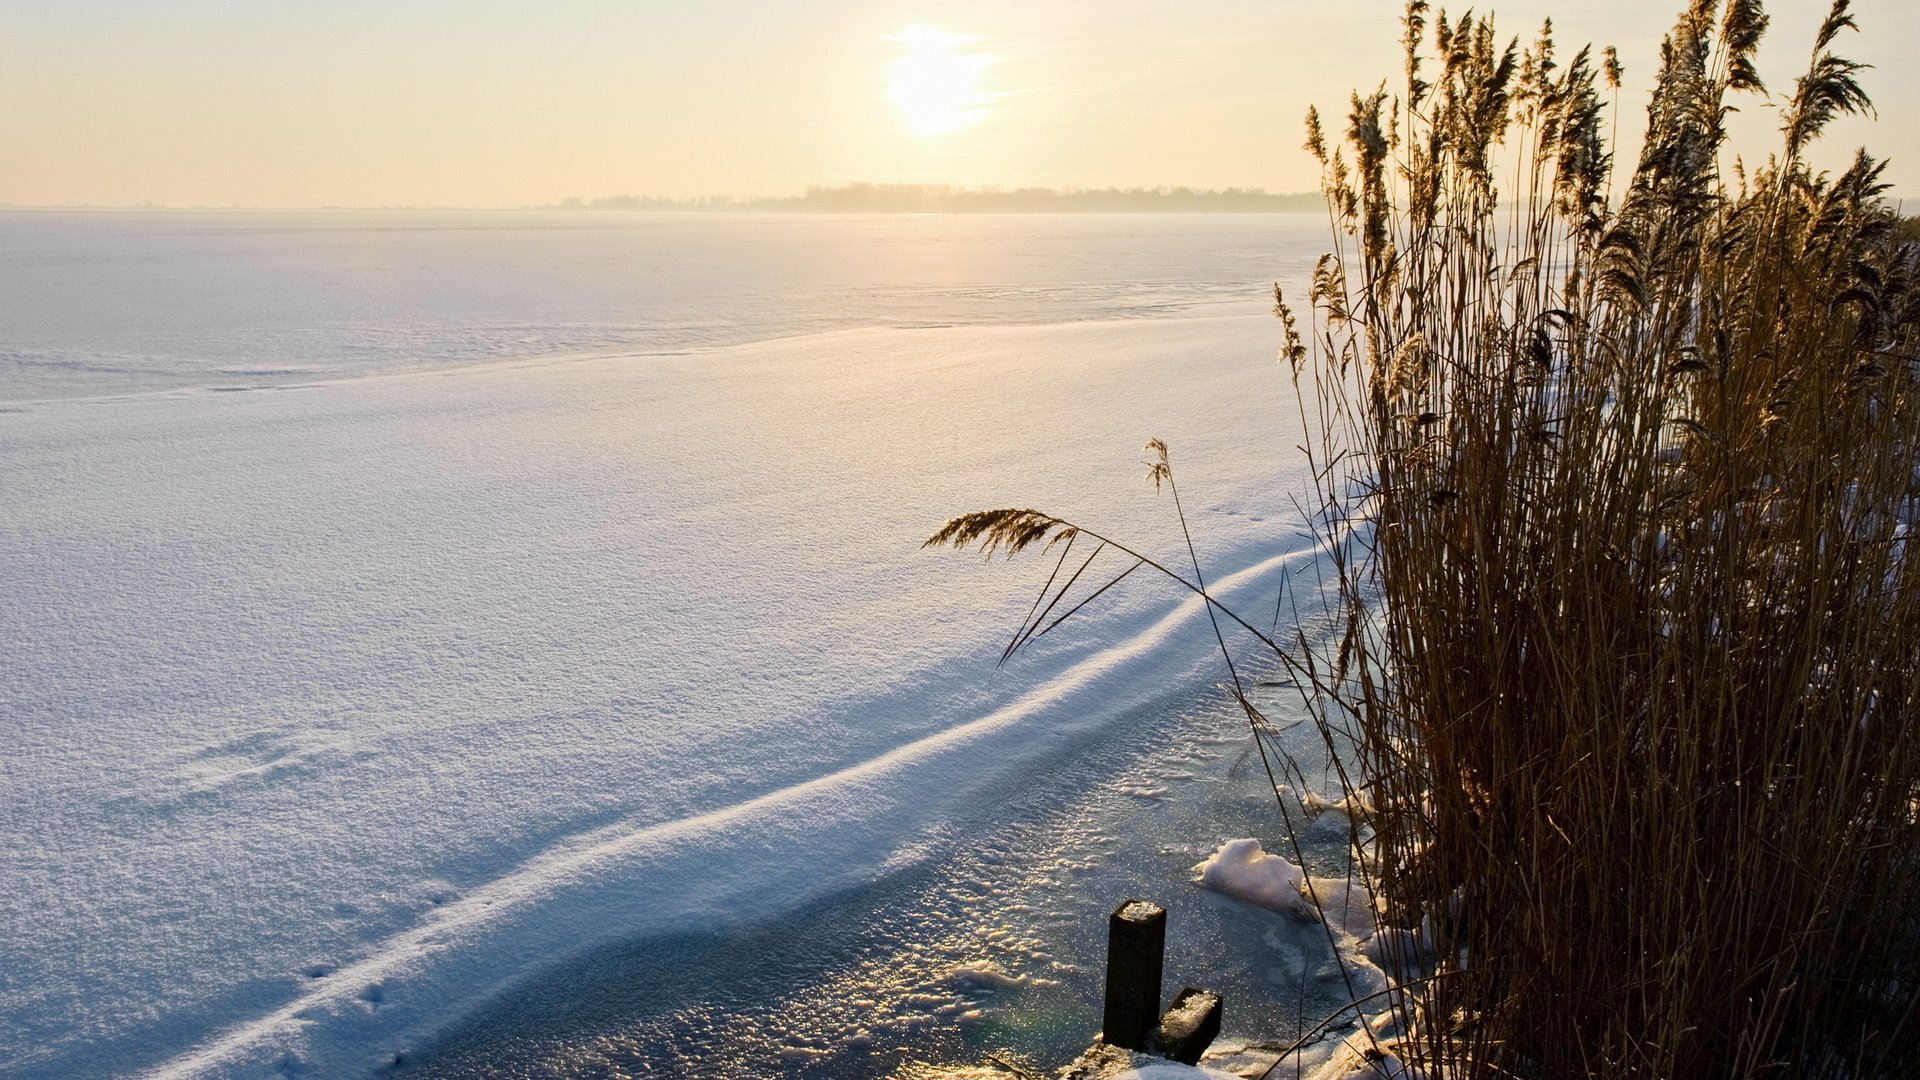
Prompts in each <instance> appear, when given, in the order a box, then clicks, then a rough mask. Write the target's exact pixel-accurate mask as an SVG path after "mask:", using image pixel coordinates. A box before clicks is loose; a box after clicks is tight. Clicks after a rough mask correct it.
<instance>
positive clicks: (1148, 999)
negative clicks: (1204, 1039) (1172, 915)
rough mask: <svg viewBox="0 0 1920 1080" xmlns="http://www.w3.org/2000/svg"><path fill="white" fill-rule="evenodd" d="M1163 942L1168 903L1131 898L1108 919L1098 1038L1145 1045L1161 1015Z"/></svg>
mask: <svg viewBox="0 0 1920 1080" xmlns="http://www.w3.org/2000/svg"><path fill="white" fill-rule="evenodd" d="M1166 948H1167V909H1166V908H1163V907H1161V906H1160V905H1159V904H1155V903H1151V902H1149V901H1146V900H1129V901H1127V902H1126V903H1124V904H1121V905H1120V906H1119V907H1117V908H1115V909H1114V911H1113V915H1112V916H1111V917H1109V918H1108V919H1107V999H1106V1007H1105V1009H1104V1011H1103V1013H1102V1015H1101V1019H1100V1041H1102V1042H1104V1043H1107V1044H1108V1045H1110V1046H1124V1047H1126V1048H1127V1049H1129V1050H1144V1049H1146V1047H1147V1040H1148V1037H1149V1036H1151V1035H1152V1034H1153V1032H1154V1028H1155V1027H1156V1026H1157V1024H1158V1022H1159V1019H1160V967H1161V962H1162V961H1163V960H1164V958H1165V954H1166Z"/></svg>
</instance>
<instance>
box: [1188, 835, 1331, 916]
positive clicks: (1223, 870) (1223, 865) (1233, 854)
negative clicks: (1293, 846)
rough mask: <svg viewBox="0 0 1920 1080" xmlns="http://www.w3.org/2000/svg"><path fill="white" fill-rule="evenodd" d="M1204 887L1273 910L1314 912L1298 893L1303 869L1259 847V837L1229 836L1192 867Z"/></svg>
mask: <svg viewBox="0 0 1920 1080" xmlns="http://www.w3.org/2000/svg"><path fill="white" fill-rule="evenodd" d="M1193 872H1194V873H1195V874H1197V875H1199V876H1198V877H1196V878H1195V879H1194V880H1195V881H1196V882H1198V883H1199V885H1200V887H1201V888H1203V889H1212V890H1213V891H1214V892H1217V893H1220V894H1222V895H1224V896H1231V897H1233V898H1234V899H1235V900H1240V901H1244V902H1246V903H1249V904H1253V905H1255V906H1257V907H1263V908H1267V909H1269V910H1272V911H1284V912H1291V913H1293V914H1296V915H1307V916H1313V915H1316V912H1315V911H1314V910H1313V906H1312V905H1311V904H1308V903H1307V898H1306V897H1305V896H1304V895H1303V894H1302V893H1301V891H1300V890H1301V887H1302V886H1303V885H1305V884H1306V881H1307V875H1306V872H1305V871H1303V870H1301V869H1300V868H1299V867H1298V866H1295V865H1294V864H1293V863H1291V862H1289V861H1287V860H1286V859H1283V858H1281V857H1280V856H1278V855H1269V854H1267V853H1266V852H1265V851H1262V850H1261V849H1260V841H1258V840H1253V839H1245V838H1243V839H1240V840H1229V841H1227V842H1226V843H1224V844H1221V845H1220V847H1219V849H1218V850H1216V851H1215V852H1214V853H1213V854H1211V855H1209V856H1207V858H1206V860H1205V861H1204V862H1201V863H1200V864H1199V865H1197V866H1195V867H1194V868H1193Z"/></svg>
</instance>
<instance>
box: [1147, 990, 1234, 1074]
mask: <svg viewBox="0 0 1920 1080" xmlns="http://www.w3.org/2000/svg"><path fill="white" fill-rule="evenodd" d="M1219 1037H1220V995H1219V994H1216V993H1214V992H1213V991H1211V990H1195V989H1194V988H1193V987H1191V986H1189V987H1187V988H1186V989H1185V990H1182V991H1180V996H1179V997H1177V998H1174V999H1173V1004H1172V1005H1169V1006H1167V1015H1165V1016H1163V1017H1161V1018H1160V1031H1159V1034H1157V1035H1155V1036H1154V1047H1153V1052H1154V1053H1156V1054H1159V1055H1160V1056H1161V1057H1165V1058H1172V1059H1173V1060H1175V1061H1177V1062H1179V1063H1180V1064H1182V1065H1198V1064H1199V1063H1200V1055H1201V1054H1204V1053H1206V1052H1207V1047H1209V1046H1212V1045H1213V1040H1215V1039H1217V1038H1219Z"/></svg>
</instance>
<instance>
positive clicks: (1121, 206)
mask: <svg viewBox="0 0 1920 1080" xmlns="http://www.w3.org/2000/svg"><path fill="white" fill-rule="evenodd" d="M543 209H551V210H718V211H726V210H734V211H739V210H746V211H800V212H817V213H833V214H1019V213H1100V212H1108V213H1140V212H1148V213H1155V212H1157V213H1195V212H1203V211H1214V212H1218V211H1231V212H1239V213H1248V212H1253V213H1320V212H1323V211H1325V209H1326V202H1325V201H1324V200H1323V199H1322V198H1321V196H1320V195H1319V194H1317V193H1314V194H1307V193H1301V194H1291V195H1276V194H1273V193H1270V192H1267V191H1263V190H1261V189H1259V188H1231V187H1230V188H1225V189H1222V190H1217V191H1216V190H1210V189H1205V188H1189V187H1156V188H1068V189H1066V190H1056V189H1054V188H958V187H948V186H945V185H934V184H847V185H846V186H844V187H831V188H829V187H811V188H808V189H807V191H806V194H804V195H788V196H780V197H768V198H755V199H736V198H733V197H731V196H725V195H714V196H706V197H703V198H695V199H668V198H661V197H659V196H653V195H614V196H611V197H608V198H602V199H591V200H587V199H577V198H573V199H566V200H564V201H563V202H560V203H557V204H555V205H553V206H549V207H543Z"/></svg>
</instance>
